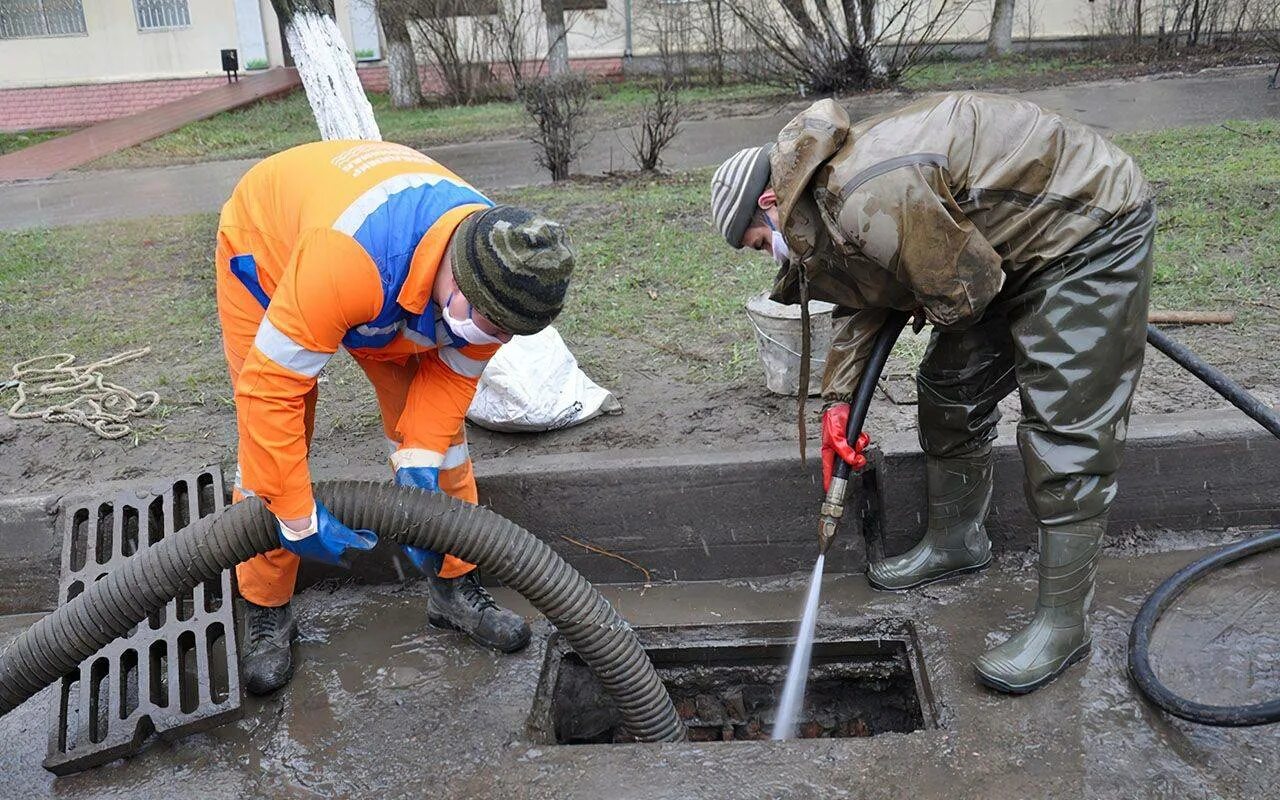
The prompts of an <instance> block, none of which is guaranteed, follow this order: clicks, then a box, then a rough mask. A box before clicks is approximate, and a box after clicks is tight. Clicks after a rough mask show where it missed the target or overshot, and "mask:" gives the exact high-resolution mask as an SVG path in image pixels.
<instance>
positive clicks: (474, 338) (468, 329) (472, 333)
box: [440, 294, 502, 344]
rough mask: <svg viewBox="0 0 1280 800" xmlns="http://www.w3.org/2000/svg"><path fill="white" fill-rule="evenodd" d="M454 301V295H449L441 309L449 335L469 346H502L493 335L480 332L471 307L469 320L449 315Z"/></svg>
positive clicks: (500, 341)
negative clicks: (472, 315) (450, 306)
mask: <svg viewBox="0 0 1280 800" xmlns="http://www.w3.org/2000/svg"><path fill="white" fill-rule="evenodd" d="M452 300H453V294H450V295H449V298H448V300H445V303H444V306H443V307H442V308H441V309H440V310H441V312H442V316H443V317H444V324H445V327H447V328H448V329H449V333H451V334H453V335H454V337H456V338H458V339H462V340H464V341H466V342H467V343H468V344H502V340H501V339H499V338H498V337H497V336H494V335H493V334H491V333H485V332H484V331H482V330H480V326H479V325H477V324H476V321H475V320H473V319H472V318H471V311H470V306H468V311H467V318H466V319H458V318H457V317H455V316H453V314H450V313H449V305H450V302H451V301H452Z"/></svg>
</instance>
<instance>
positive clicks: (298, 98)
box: [92, 83, 777, 169]
mask: <svg viewBox="0 0 1280 800" xmlns="http://www.w3.org/2000/svg"><path fill="white" fill-rule="evenodd" d="M596 92H597V95H598V96H597V100H596V103H595V104H594V110H593V113H594V114H595V115H596V117H597V118H598V120H599V123H598V124H600V125H601V126H613V125H618V124H622V123H623V122H625V120H626V119H627V118H628V116H629V115H630V114H632V113H634V112H635V111H636V110H638V109H639V107H640V106H641V105H642V104H643V103H644V102H645V101H646V100H647V99H648V96H649V95H648V92H647V91H646V90H645V88H644V87H643V86H640V85H638V84H635V83H622V84H600V85H599V86H598V87H597V89H596ZM776 94H777V89H775V88H771V87H767V86H760V85H756V84H738V85H733V86H724V87H719V88H713V87H694V88H690V89H688V90H686V91H685V92H684V93H682V97H683V99H684V101H685V102H686V103H687V104H689V105H690V106H695V105H696V104H699V103H706V102H708V101H722V102H732V101H736V100H741V99H747V98H759V97H763V96H771V95H776ZM369 101H370V102H371V103H372V104H373V113H374V116H375V117H376V118H377V120H378V127H379V129H380V130H381V131H382V136H383V138H384V139H387V140H388V141H393V142H401V143H403V144H407V145H410V146H413V147H429V146H432V145H439V144H446V143H449V142H463V141H484V140H487V139H510V138H516V137H519V136H520V135H522V133H523V131H524V126H525V114H524V109H523V108H522V107H521V106H520V105H519V104H518V103H515V102H493V103H482V104H480V105H474V106H438V107H423V108H412V109H397V108H392V106H391V101H390V99H389V98H388V96H387V95H385V94H372V93H371V94H370V95H369ZM318 138H319V135H318V133H317V131H316V124H315V119H314V117H313V116H312V113H311V107H310V106H309V105H307V98H306V96H305V95H304V94H303V93H302V92H301V91H296V92H294V93H292V94H290V95H288V96H286V97H283V98H281V99H278V100H268V101H265V102H261V103H257V104H256V105H252V106H249V107H247V108H242V109H238V110H236V111H227V112H224V113H222V114H218V115H216V116H213V117H210V118H209V119H205V120H201V121H199V122H193V123H191V124H190V125H186V126H184V127H182V128H180V129H178V130H176V131H174V132H173V133H169V134H165V135H164V136H160V137H158V138H156V139H152V140H151V141H149V142H143V143H142V144H140V145H137V146H135V147H131V148H129V149H127V150H123V151H121V152H119V153H113V154H111V155H109V156H106V157H105V158H101V159H99V160H98V161H95V162H94V163H93V164H92V166H93V167H96V168H101V169H116V168H124V167H142V166H158V165H165V164H183V163H191V162H196V161H209V160H225V159H232V158H253V157H256V156H264V155H267V154H269V153H275V152H278V151H280V150H284V149H285V148H288V147H292V146H294V145H298V144H302V143H304V142H311V141H315V140H316V139H318Z"/></svg>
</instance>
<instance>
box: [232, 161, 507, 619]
mask: <svg viewBox="0 0 1280 800" xmlns="http://www.w3.org/2000/svg"><path fill="white" fill-rule="evenodd" d="M491 205H492V203H491V202H490V201H489V200H488V199H487V198H485V197H484V196H483V195H481V194H480V193H479V192H477V191H476V190H475V189H474V188H472V187H471V186H469V185H468V184H466V183H465V182H464V181H462V180H461V179H460V178H458V177H457V176H456V175H454V174H453V173H451V172H449V171H448V170H447V169H445V168H444V167H442V166H440V165H439V164H437V163H436V162H435V161H433V160H432V159H430V158H428V157H427V156H425V155H422V154H421V153H419V152H417V151H415V150H412V149H410V148H408V147H404V146H401V145H396V144H388V143H383V142H361V141H331V142H317V143H314V144H306V145H302V146H300V147H295V148H292V149H290V150H286V151H285V152H283V153H280V154H278V155H275V156H272V157H270V158H268V159H266V160H264V161H262V162H261V163H259V164H257V165H256V166H254V167H253V168H252V169H251V170H249V172H248V173H247V174H246V175H245V176H244V178H242V179H241V181H240V183H239V184H238V185H237V186H236V188H235V191H234V192H232V195H231V199H230V200H228V201H227V203H226V205H224V206H223V208H222V217H221V219H220V221H219V224H218V243H217V256H216V268H217V287H218V317H219V319H220V321H221V323H222V336H223V345H224V349H225V351H226V354H227V364H228V366H229V367H230V372H231V383H232V386H233V388H234V393H235V403H236V419H237V425H238V429H239V450H238V456H237V466H238V470H237V480H236V493H237V495H236V498H235V499H240V498H242V497H244V496H246V495H250V494H253V495H257V496H258V497H259V498H261V499H262V500H263V501H264V502H265V503H266V505H267V507H268V508H269V509H270V510H271V512H272V513H273V514H275V515H276V516H277V517H279V518H281V519H293V518H299V517H306V516H308V515H310V514H311V512H312V509H313V506H314V499H313V498H312V494H311V476H310V472H309V470H308V469H307V452H308V449H309V446H310V442H311V433H312V427H313V423H314V419H315V402H316V394H317V392H316V377H317V376H318V375H319V374H320V370H321V369H322V368H323V367H324V365H325V363H326V362H327V361H328V360H329V358H330V357H331V356H332V355H333V354H334V353H335V352H337V349H338V347H339V345H342V346H345V347H346V348H347V350H348V351H349V352H350V353H351V355H352V356H354V357H355V359H356V362H357V363H359V364H360V366H361V368H362V369H363V370H364V372H365V374H366V375H367V376H368V377H369V380H370V381H371V382H372V383H373V386H374V389H375V390H376V391H377V395H378V405H379V407H380V410H381V412H382V424H383V429H384V432H385V433H386V437H387V440H388V445H389V446H390V448H391V449H392V450H393V452H394V453H396V454H399V455H400V456H404V457H407V461H408V462H411V463H412V464H413V465H415V466H438V467H439V468H440V488H441V489H442V490H443V491H445V492H448V493H449V494H451V495H453V496H454V497H458V498H461V499H463V500H467V501H469V502H472V503H474V502H476V500H477V497H476V485H475V476H474V474H473V472H472V468H471V459H470V457H469V456H468V454H467V444H466V438H465V429H464V419H465V414H466V411H467V408H468V406H469V405H470V404H471V399H472V397H473V395H474V394H475V390H476V384H477V383H478V381H479V378H480V373H481V372H483V371H484V366H485V363H486V362H487V361H488V359H489V358H490V357H492V356H493V354H494V352H496V351H497V345H472V344H468V343H466V342H463V341H454V339H453V337H452V336H451V335H450V334H449V333H448V331H447V329H446V328H445V327H444V325H443V323H442V322H441V320H440V309H439V306H438V304H437V303H435V302H434V301H433V300H432V298H431V288H432V284H433V282H434V281H435V276H436V269H437V267H438V266H439V264H440V261H441V259H442V258H443V257H444V255H445V249H446V247H447V246H448V244H449V239H450V237H451V236H452V235H453V232H454V230H455V229H456V228H457V227H458V224H459V223H460V222H461V221H462V220H463V219H464V218H465V217H466V216H467V215H469V214H471V213H472V212H475V211H479V210H482V209H485V208H488V207H490V206H491ZM394 457H395V456H393V458H394ZM471 569H473V566H472V565H470V564H467V563H466V562H464V561H461V560H459V559H457V558H454V557H453V556H446V557H445V559H444V563H443V566H442V567H441V569H440V575H441V576H442V577H446V578H451V577H457V576H459V575H463V574H465V573H467V572H468V571H469V570H471ZM297 571H298V557H297V556H296V555H294V554H292V553H290V552H288V551H286V550H283V549H280V550H274V551H271V552H269V553H266V554H264V555H261V556H257V557H255V558H253V559H250V560H249V561H246V562H244V563H243V564H241V565H240V566H239V567H238V568H237V570H236V576H237V578H238V580H239V584H240V593H241V594H242V595H243V596H244V597H245V599H247V600H248V601H249V602H251V603H255V604H257V605H261V606H279V605H283V604H284V603H286V602H288V601H289V598H290V597H292V595H293V588H294V581H295V579H296V577H297Z"/></svg>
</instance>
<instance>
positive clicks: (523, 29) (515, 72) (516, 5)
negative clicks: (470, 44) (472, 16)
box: [475, 0, 545, 97]
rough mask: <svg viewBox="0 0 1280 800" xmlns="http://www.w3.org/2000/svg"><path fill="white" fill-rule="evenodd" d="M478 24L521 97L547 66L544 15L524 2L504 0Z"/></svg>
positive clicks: (495, 59) (489, 49)
mask: <svg viewBox="0 0 1280 800" xmlns="http://www.w3.org/2000/svg"><path fill="white" fill-rule="evenodd" d="M475 24H476V26H477V29H478V31H479V35H480V36H482V37H483V38H484V41H485V45H486V50H487V51H488V53H489V54H490V56H491V57H492V59H493V61H494V63H495V64H496V65H498V66H499V67H501V69H502V70H503V71H504V72H506V73H507V74H506V75H504V76H503V77H505V78H508V79H509V80H510V81H511V85H512V87H513V88H514V90H515V93H516V96H517V97H518V96H519V95H520V91H521V89H522V88H523V87H524V82H525V80H526V79H527V78H528V77H530V76H532V75H536V74H538V72H539V71H541V69H542V65H543V63H544V55H545V51H544V50H543V41H544V36H543V34H544V32H545V28H544V26H543V17H542V14H541V13H539V12H538V11H537V10H536V9H535V8H534V6H532V5H530V4H528V3H526V2H524V0H501V2H499V3H498V6H497V9H496V10H495V13H493V14H489V15H486V16H484V17H478V18H477V19H476V22H475ZM534 54H537V57H535V56H534Z"/></svg>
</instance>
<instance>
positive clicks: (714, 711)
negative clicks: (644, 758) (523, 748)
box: [529, 619, 937, 745]
mask: <svg viewBox="0 0 1280 800" xmlns="http://www.w3.org/2000/svg"><path fill="white" fill-rule="evenodd" d="M794 627H795V626H794V623H772V622H770V623H744V624H730V625H714V626H681V627H672V628H646V629H637V631H636V633H637V635H638V636H639V637H640V641H641V643H642V644H643V645H644V647H645V651H646V652H647V653H648V654H649V657H650V659H652V661H653V664H654V668H655V669H657V671H658V675H659V677H661V678H662V681H663V683H664V684H666V687H667V691H669V692H670V693H671V699H672V701H673V702H674V703H675V705H676V711H677V713H679V715H680V717H681V718H682V719H683V720H684V721H685V724H686V725H687V726H688V734H689V740H690V741H693V742H710V741H726V742H742V741H759V740H765V739H768V738H769V737H770V735H771V734H772V731H773V723H774V715H775V714H776V712H777V708H778V702H779V700H780V699H781V697H782V687H783V683H784V682H785V680H786V671H787V661H788V659H789V658H790V655H791V647H792V643H793V641H794V635H795V634H794ZM529 726H530V732H531V734H532V735H533V738H534V739H535V741H537V742H539V743H541V744H565V745H573V744H625V743H631V742H634V739H632V738H631V737H630V736H629V735H628V734H627V732H626V730H625V729H624V728H623V726H622V717H621V715H620V714H619V713H618V711H617V709H616V707H614V705H613V703H612V701H611V700H610V699H609V697H608V695H606V694H605V692H604V689H603V687H601V685H600V683H599V681H598V680H597V679H596V677H595V675H593V674H592V672H591V671H590V670H589V669H588V668H587V667H586V665H585V664H584V663H583V662H582V660H581V659H580V658H578V656H577V655H576V654H574V653H573V652H572V651H570V650H569V649H568V648H567V646H566V645H565V643H564V641H563V639H561V638H560V637H559V635H558V634H557V635H556V636H553V637H552V640H551V642H550V643H549V645H548V649H547V658H546V661H545V663H544V665H543V672H542V676H541V680H540V681H539V688H538V694H537V697H536V699H535V701H534V707H533V712H532V714H531V716H530V719H529ZM934 727H937V712H936V709H935V706H934V701H933V697H932V693H931V691H930V689H929V683H928V678H927V675H926V672H925V667H924V659H923V655H922V652H921V649H920V644H919V639H918V637H917V636H916V633H915V629H914V627H913V626H912V624H911V623H910V621H908V620H898V619H881V620H874V621H869V622H867V621H864V622H861V623H858V624H855V625H841V626H838V627H831V626H828V627H825V628H824V627H820V628H819V631H818V638H817V641H816V642H815V645H814V651H813V661H812V666H811V669H810V674H809V685H808V690H807V692H806V696H805V703H804V708H803V710H802V711H801V714H800V724H799V733H798V735H799V737H800V738H807V739H817V738H854V737H866V736H875V735H878V734H881V733H890V732H894V733H910V732H912V731H917V730H921V729H925V728H934Z"/></svg>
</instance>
